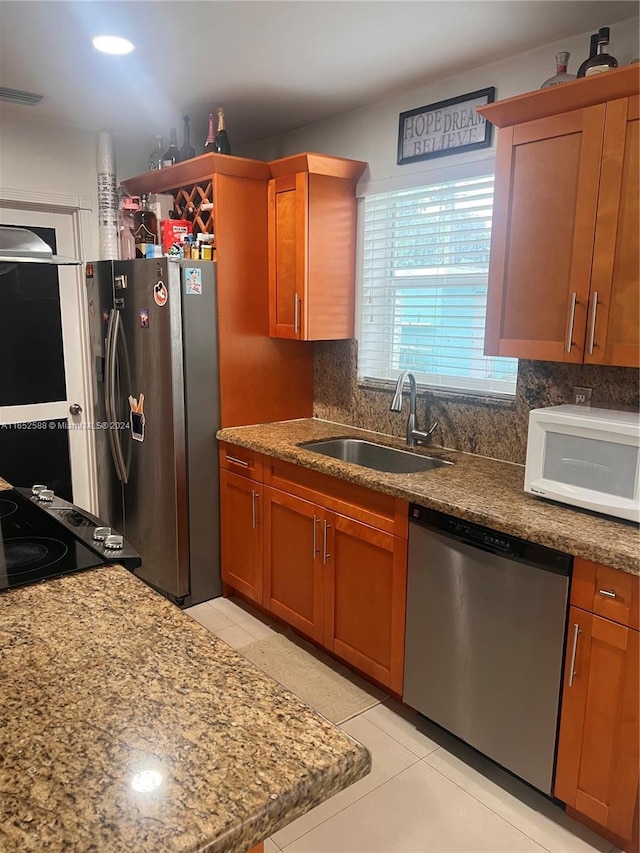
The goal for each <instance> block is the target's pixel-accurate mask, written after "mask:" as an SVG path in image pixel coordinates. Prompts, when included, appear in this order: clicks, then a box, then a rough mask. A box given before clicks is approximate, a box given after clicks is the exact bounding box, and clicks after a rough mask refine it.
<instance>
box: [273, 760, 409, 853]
mask: <svg viewBox="0 0 640 853" xmlns="http://www.w3.org/2000/svg"><path fill="white" fill-rule="evenodd" d="M419 760H420V759H418V761H414V762H412V763H411V764H409V765H407V767H403V768H402V770H398V772H397V773H394V774H393V776H389V777H388V779H385V780H384V781H383V782H380V784H379V785H376V786H375V788H371V789H370V790H369V791H366V792H365V793H364V794H362V796H360V797H358V798H357V799H355V800H353V801H352V802H350V803H348V804H347V805H346V806H344V808H341V809H338V811H337V812H334V813H333V814H332V815H329V817H327V818H325V819H324V820H321V821H320V823H317V824H316V825H315V826H313V827H311V829H308V830H307V831H306V832H303V833H302V835H298V836H296V838H293V839H292V840H291V841H289V842H288V843H287V844H286V845H285V846H284V847H283V848H281V849H282V853H286V848H287V847H289V846H291V845H292V844H295V843H296V841H300V839H301V838H304V837H305V835H309V833H310V832H314V831H315V830H316V829H318V827H320V826H323V824H325V823H327V821H330V820H332V819H333V818H334V817H337V816H338V815H339V814H342V812H344V811H346V810H347V809H350V808H351V806H354V805H355V804H356V803H359V802H360V800H364V799H365V797H368V796H369V794H373V792H374V791H377V790H378V788H382V786H383V785H386V784H387V782H391V780H392V779H395V778H396V777H397V776H400V775H401V774H402V773H404V772H405V770H409V768H410V767H414V766H415V765H416V764H418V762H419ZM343 790H345V791H348V790H349V789H348V788H344V789H343ZM325 802H329V800H326V801H325ZM307 814H308V812H307ZM284 828H285V827H283V829H284ZM276 843H277V842H276Z"/></svg>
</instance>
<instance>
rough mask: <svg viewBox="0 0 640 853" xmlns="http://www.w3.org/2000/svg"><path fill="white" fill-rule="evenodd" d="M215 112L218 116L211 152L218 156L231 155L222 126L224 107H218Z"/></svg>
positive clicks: (227, 137) (227, 139) (226, 135)
mask: <svg viewBox="0 0 640 853" xmlns="http://www.w3.org/2000/svg"><path fill="white" fill-rule="evenodd" d="M216 112H217V114H218V130H217V131H216V136H215V139H214V140H213V150H214V151H217V153H218V154H231V145H230V143H229V136H228V134H227V131H226V130H225V126H224V107H218V109H217V110H216Z"/></svg>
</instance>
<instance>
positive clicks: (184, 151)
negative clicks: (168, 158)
mask: <svg viewBox="0 0 640 853" xmlns="http://www.w3.org/2000/svg"><path fill="white" fill-rule="evenodd" d="M182 121H183V123H184V125H183V130H182V132H183V136H184V145H183V146H182V148H181V149H180V151H179V152H178V160H179V162H180V163H182V162H183V160H190V159H191V158H192V157H195V156H196V150H195V148H194V147H193V146H192V145H191V128H190V126H189V116H185V117H184V118H183V119H182Z"/></svg>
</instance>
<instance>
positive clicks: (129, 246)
mask: <svg viewBox="0 0 640 853" xmlns="http://www.w3.org/2000/svg"><path fill="white" fill-rule="evenodd" d="M139 208H140V199H139V198H138V196H124V197H123V199H122V201H121V202H120V215H119V222H118V231H119V236H120V260H122V261H132V260H133V259H134V258H135V257H136V241H135V237H134V235H133V232H134V231H135V229H136V218H135V214H136V211H137V210H139Z"/></svg>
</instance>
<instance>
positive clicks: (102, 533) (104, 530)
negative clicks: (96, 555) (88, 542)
mask: <svg viewBox="0 0 640 853" xmlns="http://www.w3.org/2000/svg"><path fill="white" fill-rule="evenodd" d="M108 536H111V528H110V527H96V529H95V530H94V531H93V538H94V539H95V540H96V541H97V542H104V541H105V539H106V538H107V537H108Z"/></svg>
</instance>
